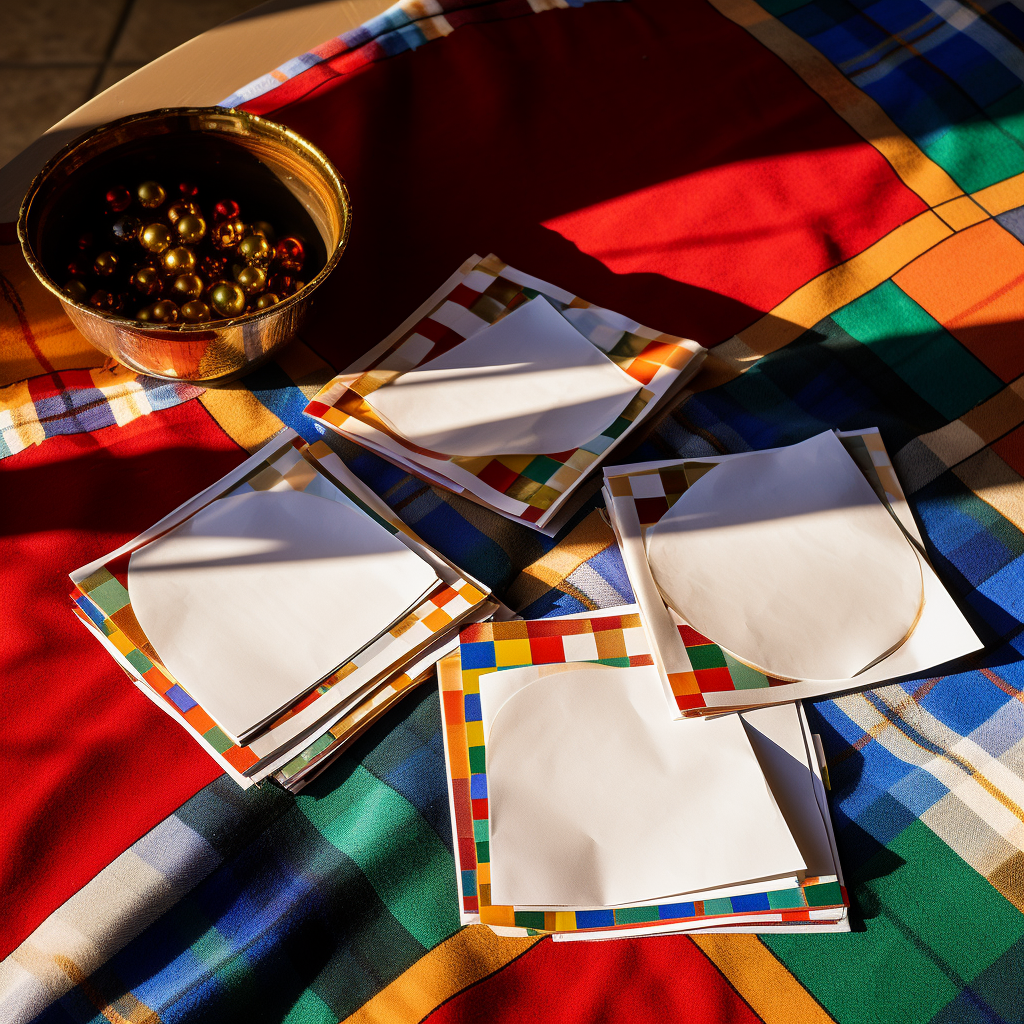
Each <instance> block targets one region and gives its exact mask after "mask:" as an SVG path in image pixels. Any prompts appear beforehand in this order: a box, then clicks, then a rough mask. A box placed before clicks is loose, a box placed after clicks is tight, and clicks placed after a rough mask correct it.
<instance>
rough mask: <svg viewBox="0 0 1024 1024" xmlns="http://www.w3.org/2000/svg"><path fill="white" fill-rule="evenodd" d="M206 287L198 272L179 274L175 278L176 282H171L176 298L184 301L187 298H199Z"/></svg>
mask: <svg viewBox="0 0 1024 1024" xmlns="http://www.w3.org/2000/svg"><path fill="white" fill-rule="evenodd" d="M204 287H205V285H204V284H203V279H202V278H201V277H200V276H199V275H198V274H193V273H192V272H189V273H187V274H179V275H178V276H177V277H176V278H175V279H174V282H173V283H172V284H171V291H172V292H174V296H175V298H177V299H180V300H181V301H183V302H184V301H185V300H187V299H198V298H199V296H200V295H202V294H203V288H204ZM183 311H184V308H183Z"/></svg>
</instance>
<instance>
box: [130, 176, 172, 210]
mask: <svg viewBox="0 0 1024 1024" xmlns="http://www.w3.org/2000/svg"><path fill="white" fill-rule="evenodd" d="M135 197H136V199H138V201H139V205H140V206H144V207H145V208H146V209H147V210H155V209H156V208H157V207H158V206H162V205H163V202H164V200H165V199H166V198H167V193H166V192H165V191H164V187H163V185H161V184H160V182H159V181H144V182H143V183H142V184H141V185H140V186H139V187H138V188H137V189H136V190H135Z"/></svg>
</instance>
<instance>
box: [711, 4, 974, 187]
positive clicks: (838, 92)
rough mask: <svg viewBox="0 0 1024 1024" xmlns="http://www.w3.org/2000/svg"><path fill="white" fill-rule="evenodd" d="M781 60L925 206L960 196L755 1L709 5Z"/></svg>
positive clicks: (874, 107)
mask: <svg viewBox="0 0 1024 1024" xmlns="http://www.w3.org/2000/svg"><path fill="white" fill-rule="evenodd" d="M710 2H711V5H712V7H714V8H715V9H716V10H718V11H719V12H720V13H721V14H723V15H725V17H727V18H728V19H729V20H730V21H733V22H735V23H736V24H737V25H739V26H741V27H742V28H744V29H746V30H747V31H748V32H749V33H750V34H751V35H752V36H753V37H754V38H755V39H757V40H758V42H760V43H762V44H763V45H764V46H766V47H767V48H768V49H769V50H771V51H772V53H774V54H775V55H776V56H777V57H779V58H780V59H781V60H783V61H785V63H786V64H788V65H789V67H791V68H792V69H793V70H794V71H795V72H796V73H797V74H798V75H799V76H800V77H801V78H802V79H803V80H804V81H805V82H806V83H807V84H808V85H809V86H810V87H811V88H812V89H813V90H814V91H815V92H816V93H817V94H818V95H819V96H820V97H821V98H822V99H823V100H824V101H825V102H826V103H827V104H828V105H829V106H830V107H831V108H832V109H833V110H834V111H835V112H836V113H837V114H838V115H839V116H840V117H841V118H842V119H843V120H844V121H846V123H847V124H849V125H850V127H851V128H853V129H854V130H855V131H856V132H857V133H858V134H860V135H861V136H862V137H863V138H864V139H865V141H867V142H869V143H870V144H871V145H872V146H874V148H875V149H877V150H878V152H879V153H881V154H882V156H883V157H885V159H886V160H887V161H888V162H889V164H890V165H891V167H892V169H893V170H894V171H895V172H896V173H897V174H898V175H899V177H900V179H901V180H902V182H903V183H904V184H905V185H906V186H907V187H908V188H910V189H912V190H913V191H914V192H916V193H917V194H918V195H919V196H920V197H921V198H922V199H923V200H924V201H925V202H926V203H927V204H928V205H929V206H936V205H937V204H938V203H943V202H945V201H946V200H947V199H954V198H956V196H959V195H963V189H961V188H960V186H959V185H957V183H956V182H955V181H954V180H953V179H952V178H951V177H950V176H949V174H947V173H946V171H944V170H943V169H942V168H941V167H940V166H939V165H938V164H937V163H935V161H934V160H932V159H931V158H930V157H929V156H927V155H926V154H925V153H924V152H923V151H922V150H921V149H920V147H919V146H918V145H917V143H915V142H914V141H913V140H911V139H910V138H909V137H908V136H907V135H905V134H904V133H903V132H902V131H900V129H899V128H898V127H897V126H896V125H895V124H894V123H893V121H892V120H891V118H890V117H889V116H888V114H886V113H885V111H884V110H882V108H881V107H880V106H879V105H878V104H877V103H876V102H875V101H874V100H873V99H872V98H871V97H870V96H868V95H867V93H865V92H863V91H862V90H861V89H859V88H858V87H857V86H856V85H854V84H853V82H851V81H850V80H849V79H848V78H847V77H846V76H845V75H844V74H843V73H842V72H841V71H840V70H839V69H838V68H837V67H836V66H835V65H834V64H833V63H832V62H831V61H830V60H828V58H827V57H825V56H824V55H823V54H821V53H820V52H819V51H818V50H816V49H815V48H814V47H813V46H811V44H810V43H808V42H807V41H806V40H804V39H802V38H801V37H800V36H798V35H797V34H796V33H795V32H794V31H792V29H790V28H787V26H785V25H783V24H782V22H781V21H779V20H778V19H777V18H775V17H773V16H772V15H771V14H769V13H768V12H767V11H766V10H765V9H764V8H763V7H760V6H759V5H758V4H756V3H755V2H754V0H710Z"/></svg>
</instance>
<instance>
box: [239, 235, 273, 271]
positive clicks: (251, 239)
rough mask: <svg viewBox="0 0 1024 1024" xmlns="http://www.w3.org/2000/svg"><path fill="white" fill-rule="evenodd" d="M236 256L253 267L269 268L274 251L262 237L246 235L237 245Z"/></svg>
mask: <svg viewBox="0 0 1024 1024" xmlns="http://www.w3.org/2000/svg"><path fill="white" fill-rule="evenodd" d="M238 255H239V256H241V257H242V259H243V260H245V262H246V263H248V264H250V265H252V266H254V267H264V268H266V267H269V266H270V261H271V260H272V259H273V257H274V250H273V249H272V248H271V247H270V243H269V242H268V241H267V240H266V238H265V237H264V236H263V235H246V236H245V238H243V239H242V240H241V241H240V242H239V243H238Z"/></svg>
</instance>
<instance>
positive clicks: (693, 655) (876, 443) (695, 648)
mask: <svg viewBox="0 0 1024 1024" xmlns="http://www.w3.org/2000/svg"><path fill="white" fill-rule="evenodd" d="M838 436H839V440H840V441H842V443H843V446H844V447H845V448H846V450H847V451H848V452H849V453H850V456H851V457H852V458H853V460H854V461H855V462H856V463H857V465H858V467H859V468H860V470H861V472H862V473H863V474H864V476H865V477H866V478H867V480H868V482H869V483H870V484H871V486H872V488H873V489H874V491H875V493H876V494H877V495H878V497H879V500H881V501H882V502H883V504H885V505H887V506H888V507H889V508H890V511H892V507H893V506H894V505H897V504H900V503H903V504H905V501H906V499H905V498H904V495H903V490H902V488H901V487H900V483H899V480H898V479H897V478H896V473H895V470H894V469H893V467H892V463H891V462H890V460H889V455H888V453H887V452H886V450H885V445H884V444H883V443H882V437H881V434H879V432H878V431H877V430H871V431H866V432H863V433H858V434H852V433H851V434H846V435H843V434H840V435H838ZM701 461H702V460H700V459H681V460H680V461H679V462H678V463H673V464H672V465H669V466H661V467H658V468H656V469H646V470H637V471H636V472H629V473H624V474H621V475H616V476H612V475H609V476H608V478H607V480H606V487H607V490H608V492H609V494H610V496H611V498H612V500H613V501H614V500H615V499H620V498H625V499H627V500H628V502H629V504H631V505H632V506H633V508H634V510H635V514H636V517H637V519H638V520H639V523H640V530H641V536H643V535H644V534H646V532H647V531H648V530H649V529H650V528H651V527H652V526H654V525H655V524H656V523H658V522H659V521H660V520H661V518H662V516H664V515H665V514H666V513H667V512H668V510H669V509H670V508H671V507H672V506H673V505H674V504H675V503H676V502H677V501H678V500H679V498H680V496H681V495H682V493H683V492H684V491H685V490H686V488H687V486H688V484H687V478H686V473H685V472H684V468H683V467H684V465H685V464H687V463H690V464H692V463H700V462H701ZM666 610H667V611H668V614H669V615H670V616H671V617H672V620H673V623H674V625H675V628H676V631H677V632H678V635H679V639H680V641H681V643H682V648H683V651H684V652H685V656H686V659H687V661H688V663H689V668H688V669H686V670H685V671H672V670H671V668H672V666H668V671H667V673H666V674H667V676H668V682H669V685H670V686H671V688H672V694H673V697H674V699H675V703H676V707H677V708H678V709H679V710H680V711H682V712H683V713H684V714H687V713H689V714H690V715H692V714H707V713H713V714H718V713H721V712H723V711H726V710H729V709H728V708H726V707H724V706H714V707H710V708H709V707H708V705H707V703H706V702H705V700H704V697H703V694H705V693H722V692H730V691H738V690H757V689H768V688H771V687H774V686H788V685H791V683H792V680H788V679H776V678H774V677H773V676H768V675H765V674H764V673H761V672H758V671H757V670H756V669H754V668H751V667H750V666H749V665H745V664H744V663H743V662H741V661H739V660H738V659H737V658H735V657H734V656H733V655H732V654H730V653H729V652H728V651H726V650H724V649H723V648H722V647H719V646H718V644H716V643H715V642H714V641H713V640H710V639H708V638H707V637H706V636H703V635H701V634H700V633H698V632H697V631H696V630H695V629H693V628H691V627H690V626H688V625H686V624H685V623H683V622H681V621H680V620H679V618H678V616H676V615H675V613H674V612H672V610H671V609H668V608H666ZM677 660H679V659H677Z"/></svg>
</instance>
